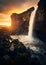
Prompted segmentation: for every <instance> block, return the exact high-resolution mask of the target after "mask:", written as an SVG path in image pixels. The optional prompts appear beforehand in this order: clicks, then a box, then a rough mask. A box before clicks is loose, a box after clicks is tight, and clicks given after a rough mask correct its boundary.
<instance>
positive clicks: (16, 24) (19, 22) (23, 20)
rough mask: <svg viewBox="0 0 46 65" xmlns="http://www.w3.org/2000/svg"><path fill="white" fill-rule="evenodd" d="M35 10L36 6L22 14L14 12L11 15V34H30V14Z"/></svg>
mask: <svg viewBox="0 0 46 65" xmlns="http://www.w3.org/2000/svg"><path fill="white" fill-rule="evenodd" d="M33 10H34V7H32V8H30V9H28V10H27V11H25V12H23V13H20V14H17V13H13V14H12V15H11V21H12V26H11V27H12V29H11V34H17V35H21V34H24V35H25V34H28V27H29V21H30V16H31V13H32V11H33Z"/></svg>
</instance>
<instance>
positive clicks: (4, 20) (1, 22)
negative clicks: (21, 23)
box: [0, 14, 11, 27]
mask: <svg viewBox="0 0 46 65" xmlns="http://www.w3.org/2000/svg"><path fill="white" fill-rule="evenodd" d="M0 26H4V27H5V26H11V19H10V15H5V14H0Z"/></svg>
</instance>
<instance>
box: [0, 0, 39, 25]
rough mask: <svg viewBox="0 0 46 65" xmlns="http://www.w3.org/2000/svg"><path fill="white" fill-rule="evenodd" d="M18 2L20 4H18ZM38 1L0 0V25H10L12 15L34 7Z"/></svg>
mask: <svg viewBox="0 0 46 65" xmlns="http://www.w3.org/2000/svg"><path fill="white" fill-rule="evenodd" d="M19 1H20V2H19ZM38 1H39V0H15V2H14V0H11V2H10V0H1V4H0V25H7V26H10V25H11V19H10V16H11V14H12V13H21V12H23V11H25V10H27V9H29V8H30V7H36V6H37V3H38Z"/></svg>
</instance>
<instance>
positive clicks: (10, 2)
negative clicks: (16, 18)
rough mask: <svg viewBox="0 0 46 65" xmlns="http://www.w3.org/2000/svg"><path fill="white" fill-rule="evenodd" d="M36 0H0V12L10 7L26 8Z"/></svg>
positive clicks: (36, 0)
mask: <svg viewBox="0 0 46 65" xmlns="http://www.w3.org/2000/svg"><path fill="white" fill-rule="evenodd" d="M37 2H38V0H0V13H1V12H4V11H9V10H10V9H11V7H14V8H15V9H16V8H19V9H20V8H23V9H24V8H25V9H26V8H27V7H30V6H32V5H35V4H36V3H37Z"/></svg>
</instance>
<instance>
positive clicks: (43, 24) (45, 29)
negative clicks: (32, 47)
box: [33, 0, 46, 42]
mask: <svg viewBox="0 0 46 65" xmlns="http://www.w3.org/2000/svg"><path fill="white" fill-rule="evenodd" d="M33 36H34V37H36V38H39V39H40V40H41V41H43V42H46V0H40V1H39V3H38V9H37V11H36V15H35V20H34V25H33Z"/></svg>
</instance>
